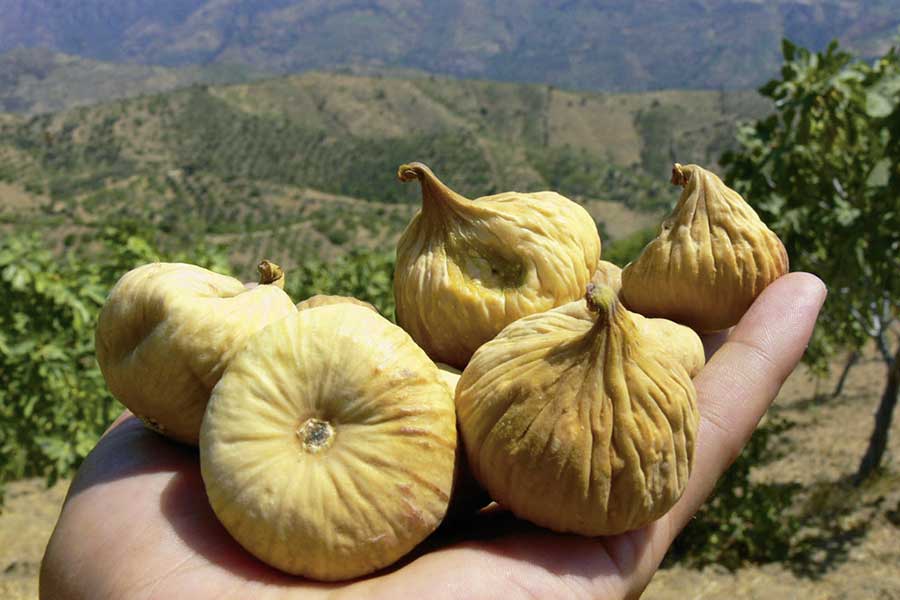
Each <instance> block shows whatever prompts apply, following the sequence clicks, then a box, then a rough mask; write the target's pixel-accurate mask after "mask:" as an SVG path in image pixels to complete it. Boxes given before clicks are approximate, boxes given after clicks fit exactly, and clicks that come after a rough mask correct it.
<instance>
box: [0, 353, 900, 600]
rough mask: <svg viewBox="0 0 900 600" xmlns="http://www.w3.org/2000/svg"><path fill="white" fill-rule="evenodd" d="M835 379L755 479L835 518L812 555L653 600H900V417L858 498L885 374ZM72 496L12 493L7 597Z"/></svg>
mask: <svg viewBox="0 0 900 600" xmlns="http://www.w3.org/2000/svg"><path fill="white" fill-rule="evenodd" d="M835 378H836V373H835V376H833V377H832V381H824V382H819V383H818V384H816V382H815V381H813V380H812V379H810V377H809V375H808V373H807V372H806V371H805V370H804V369H802V368H801V369H798V371H797V372H795V373H794V375H792V376H791V378H790V379H789V380H788V382H787V384H786V385H785V387H784V389H783V390H782V393H781V395H780V396H779V399H778V401H777V402H776V405H775V407H774V408H773V409H772V411H771V413H772V414H773V415H776V416H778V417H781V418H785V419H787V420H789V421H790V422H792V423H793V424H794V426H793V427H791V428H790V429H789V430H788V431H787V432H786V433H785V434H784V438H783V439H782V443H784V444H786V445H787V446H786V447H787V450H788V451H787V453H786V455H785V456H784V458H782V459H780V460H779V461H777V462H775V463H772V464H770V465H767V466H766V467H765V468H764V469H760V470H759V472H758V473H755V477H756V478H757V479H760V480H768V481H776V482H791V481H793V482H797V483H800V484H802V485H803V486H804V491H805V492H807V493H806V494H805V497H806V499H807V501H806V504H805V510H807V511H810V510H812V511H816V510H821V511H830V512H833V513H834V514H835V515H836V516H835V518H834V520H833V523H831V524H830V525H829V526H828V527H827V528H826V529H824V530H823V529H815V528H810V530H809V531H806V532H805V535H806V536H807V539H809V540H812V542H810V547H811V548H812V551H811V553H810V554H809V556H808V557H807V558H806V559H805V560H803V561H801V562H797V563H794V562H789V563H773V564H767V565H761V566H747V567H744V568H742V569H739V570H738V571H736V572H733V573H732V572H728V571H725V570H723V569H720V568H705V569H702V570H695V569H689V568H685V567H681V566H676V567H673V568H669V569H664V570H662V571H660V573H659V574H658V575H657V576H656V578H655V579H654V580H653V582H652V583H651V584H650V586H649V588H648V589H647V591H646V593H645V595H644V598H645V599H647V600H675V599H712V598H723V597H727V598H728V600H749V599H761V600H762V599H765V600H769V599H782V598H784V599H794V598H796V599H798V600H800V599H802V600H808V599H809V600H820V599H856V598H859V599H866V600H868V599H900V475H898V474H897V473H898V471H900V423H898V421H900V415H895V421H894V427H893V436H892V438H891V442H890V446H889V450H888V456H887V461H886V462H887V467H888V468H887V472H886V474H885V475H882V476H881V477H879V478H878V479H877V480H875V481H874V482H872V483H871V484H869V485H867V486H865V487H863V488H862V489H860V490H855V489H852V488H851V487H850V486H849V484H848V483H847V478H848V476H850V475H851V474H852V473H853V471H854V469H855V467H856V465H857V462H858V460H859V457H860V456H861V455H862V452H863V450H864V449H865V442H866V439H867V436H868V434H869V432H870V429H871V426H872V414H873V412H874V410H875V406H876V405H877V402H878V398H879V394H880V391H881V388H880V386H881V383H882V382H883V378H884V371H883V367H882V365H881V364H880V363H879V362H878V361H877V360H876V359H875V357H874V356H870V357H868V359H867V360H865V361H863V362H861V363H860V364H859V365H858V366H857V367H856V368H855V370H854V371H852V373H851V376H850V379H849V382H848V385H847V386H846V389H845V393H844V394H843V396H842V397H840V398H838V399H834V400H832V399H830V398H826V399H821V398H824V396H819V399H817V392H818V393H821V394H825V393H826V392H828V391H829V390H830V389H831V387H832V385H833V381H834V379H835ZM66 487H67V483H66V482H61V483H60V484H58V485H56V486H55V487H53V488H51V489H49V490H48V489H46V488H45V487H44V485H43V484H42V483H41V482H39V481H35V480H29V481H20V482H15V483H13V484H11V485H10V486H9V490H8V496H7V504H6V507H5V510H4V513H3V514H2V515H0V598H3V599H9V600H22V599H29V600H30V599H33V598H36V597H37V574H38V570H39V565H40V560H41V555H42V553H43V550H44V546H45V544H46V542H47V539H48V537H49V535H50V533H51V531H52V527H53V522H54V520H55V519H56V517H57V514H58V512H59V507H60V505H61V503H62V500H63V497H64V495H65V491H66ZM809 498H813V499H814V500H809Z"/></svg>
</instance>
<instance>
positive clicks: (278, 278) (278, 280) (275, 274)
mask: <svg viewBox="0 0 900 600" xmlns="http://www.w3.org/2000/svg"><path fill="white" fill-rule="evenodd" d="M256 270H257V271H259V285H272V284H274V285H275V286H276V287H279V288H281V289H284V269H282V268H281V267H279V266H278V265H276V264H275V263H273V262H272V261H270V260H262V261H260V263H259V264H258V265H256Z"/></svg>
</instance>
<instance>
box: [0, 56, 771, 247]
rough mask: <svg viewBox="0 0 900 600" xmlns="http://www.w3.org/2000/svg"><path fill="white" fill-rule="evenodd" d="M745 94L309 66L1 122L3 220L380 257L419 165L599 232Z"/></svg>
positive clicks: (662, 191) (641, 206) (664, 198)
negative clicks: (584, 89)
mask: <svg viewBox="0 0 900 600" xmlns="http://www.w3.org/2000/svg"><path fill="white" fill-rule="evenodd" d="M766 110H767V106H766V104H765V103H764V102H763V101H762V100H761V99H759V98H758V97H757V96H756V95H755V94H754V93H749V92H747V93H719V92H655V93H647V94H624V95H617V94H586V93H574V92H569V91H563V90H558V89H554V88H552V87H548V86H533V85H517V84H498V83H491V82H479V81H455V80H447V79H440V78H434V77H428V78H418V79H386V78H379V77H354V76H346V75H332V74H320V73H310V74H306V75H302V76H294V77H285V78H276V79H268V80H263V81H259V82H255V83H250V84H241V85H230V86H205V85H203V86H193V87H190V88H186V89H183V90H178V91H174V92H169V93H164V94H155V95H144V96H139V97H136V98H131V99H125V100H119V101H115V102H110V103H106V104H101V105H97V106H91V107H79V108H75V109H71V110H68V111H63V112H58V113H52V114H43V115H37V116H31V117H24V116H9V115H7V116H4V117H3V118H2V119H0V218H2V219H3V221H4V222H5V223H6V224H7V226H16V227H18V228H21V227H26V226H41V227H44V228H46V227H50V228H52V229H53V231H55V232H56V234H57V237H58V239H59V240H60V241H63V240H64V239H65V237H66V236H67V235H72V234H77V233H82V232H84V233H90V231H91V229H92V228H96V227H99V226H102V225H103V224H104V223H106V222H109V220H111V219H112V220H122V219H131V220H134V221H137V222H141V223H148V224H150V225H151V226H152V227H153V228H154V229H155V230H156V231H158V232H159V233H160V235H161V236H163V238H164V239H163V240H162V241H163V242H164V243H165V244H173V245H178V244H184V243H187V242H190V241H193V240H196V239H198V238H200V237H209V238H210V239H212V240H214V241H219V242H223V243H227V244H228V245H229V248H230V250H231V252H232V257H233V258H234V259H235V260H236V261H238V263H239V264H243V261H248V262H247V264H249V262H250V261H255V260H256V259H258V257H259V256H260V255H261V254H266V255H267V256H273V257H281V260H282V261H283V262H285V263H286V264H288V265H289V264H290V263H291V262H292V260H294V259H293V258H292V257H298V256H309V255H310V254H313V255H315V256H321V257H325V258H328V257H331V256H334V255H336V254H340V253H343V252H344V251H346V250H347V249H348V248H350V247H355V246H363V247H372V246H378V247H389V246H390V245H391V244H392V243H393V241H394V240H395V239H396V236H397V235H398V234H399V232H400V231H401V230H402V228H403V226H404V225H405V223H406V222H407V221H408V219H409V217H410V216H411V214H412V213H413V212H414V210H415V209H416V204H417V198H418V190H417V189H415V188H414V186H403V185H401V184H400V183H398V182H397V181H396V176H395V174H396V168H397V166H398V165H399V164H401V163H403V162H408V161H410V160H421V161H424V162H426V163H428V164H430V165H431V166H432V167H433V168H434V170H435V171H436V173H437V174H438V175H439V176H440V177H442V178H443V179H444V180H445V181H446V182H447V183H448V184H450V185H451V186H453V187H455V188H456V189H458V190H459V191H460V192H462V193H464V194H467V195H469V196H471V197H475V196H479V195H485V194H490V193H494V192H499V191H503V190H506V189H518V190H523V191H524V190H535V189H547V188H549V189H556V190H558V191H560V192H562V193H564V194H566V195H569V196H571V197H573V198H575V199H577V200H579V201H580V202H583V203H584V204H585V206H586V207H587V208H588V209H589V210H590V211H591V213H592V214H593V215H594V217H595V218H596V220H597V222H598V224H599V225H600V227H602V228H603V229H604V232H605V233H606V236H607V237H608V238H609V237H613V238H614V237H622V236H624V235H627V234H629V233H632V232H634V231H636V230H639V229H641V228H642V227H645V226H646V225H648V224H649V223H653V222H655V220H656V219H657V216H658V212H659V211H660V210H661V209H662V208H663V207H665V206H667V205H668V204H669V203H670V202H672V201H673V200H674V199H675V198H676V197H677V194H676V191H675V190H673V189H671V188H670V186H668V185H667V183H666V179H667V173H668V169H669V166H670V164H671V161H673V160H678V161H680V162H700V163H703V164H706V165H710V164H713V163H714V161H715V157H717V156H718V155H719V154H720V152H721V151H722V150H723V149H724V148H725V147H726V146H727V145H728V144H729V143H730V140H731V139H732V136H733V131H734V127H735V122H736V121H737V120H739V119H747V118H751V117H755V116H758V115H760V114H762V113H763V112H765V111H766Z"/></svg>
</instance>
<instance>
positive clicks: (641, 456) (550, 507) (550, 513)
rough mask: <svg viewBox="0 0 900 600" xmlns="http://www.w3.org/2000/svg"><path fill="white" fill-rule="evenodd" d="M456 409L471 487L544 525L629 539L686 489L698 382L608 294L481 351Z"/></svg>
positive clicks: (512, 329)
mask: <svg viewBox="0 0 900 600" xmlns="http://www.w3.org/2000/svg"><path fill="white" fill-rule="evenodd" d="M456 403H457V413H458V418H459V423H460V431H461V434H462V440H463V442H464V443H465V448H466V450H467V453H468V458H469V463H470V465H471V467H472V470H473V472H474V474H475V477H476V478H477V479H478V481H480V482H481V484H482V485H483V486H484V487H485V488H486V489H487V491H488V493H490V495H491V497H492V498H494V500H496V501H497V502H498V503H499V504H501V505H503V506H505V507H507V508H509V509H510V510H511V511H512V512H513V513H514V514H515V515H517V516H518V517H520V518H523V519H527V520H529V521H531V522H533V523H535V524H537V525H540V526H543V527H547V528H549V529H552V530H554V531H559V532H572V533H578V534H582V535H592V536H593V535H614V534H618V533H622V532H625V531H629V530H633V529H637V528H639V527H642V526H643V525H646V524H647V523H649V522H651V521H653V520H655V519H657V518H659V517H660V516H662V515H663V514H664V513H665V512H666V511H668V510H669V508H671V507H672V505H673V504H675V502H676V501H677V500H678V498H679V497H680V496H681V494H682V492H683V491H684V488H685V486H686V485H687V481H688V477H689V475H690V471H691V465H692V462H693V456H694V446H695V439H696V432H697V427H698V420H699V415H698V412H697V404H696V391H695V389H694V385H693V382H692V381H691V378H690V376H689V374H688V372H687V369H686V368H685V366H684V364H682V362H681V361H680V359H679V358H678V356H677V355H676V354H673V353H670V352H665V351H663V350H662V349H661V348H659V347H658V345H657V342H656V340H652V339H651V340H648V339H647V337H646V335H645V334H644V329H643V328H642V327H640V326H638V325H637V324H636V322H635V315H633V314H632V313H631V312H630V311H629V310H628V309H626V308H625V307H624V306H623V305H622V304H621V303H620V302H619V301H618V299H617V297H616V294H615V292H614V291H613V290H612V289H611V288H609V287H607V286H595V285H593V284H591V285H589V286H588V293H587V296H586V298H585V300H581V301H576V302H572V303H569V304H566V305H564V306H561V307H559V308H556V309H553V310H550V311H547V312H544V313H540V314H535V315H531V316H527V317H524V318H522V319H519V320H518V321H516V322H514V323H512V324H510V325H509V326H507V327H506V328H505V329H503V331H501V332H500V333H499V334H498V335H497V337H496V338H494V339H493V340H491V341H489V342H487V343H486V344H484V345H483V346H482V347H481V348H479V349H478V350H477V351H476V352H475V355H474V356H473V357H472V360H471V361H470V362H469V364H468V366H467V367H466V368H465V370H464V371H463V374H462V377H461V378H460V381H459V385H458V387H457V391H456Z"/></svg>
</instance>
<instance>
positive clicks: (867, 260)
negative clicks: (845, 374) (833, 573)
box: [721, 40, 900, 483]
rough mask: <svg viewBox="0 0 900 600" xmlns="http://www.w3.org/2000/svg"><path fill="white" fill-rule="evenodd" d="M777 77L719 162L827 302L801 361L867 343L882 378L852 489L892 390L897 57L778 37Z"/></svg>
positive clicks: (881, 444)
mask: <svg viewBox="0 0 900 600" xmlns="http://www.w3.org/2000/svg"><path fill="white" fill-rule="evenodd" d="M783 53H784V66H783V67H782V70H781V78H780V79H775V80H773V81H770V82H769V83H767V84H766V85H765V86H763V87H762V88H761V89H760V92H761V93H762V94H763V95H764V96H766V97H768V98H771V99H772V100H774V102H775V107H776V112H775V114H773V115H771V116H769V117H767V118H764V119H762V120H760V121H758V122H756V123H755V124H753V125H752V126H748V127H745V128H743V129H741V130H740V132H739V142H740V148H739V149H738V150H736V151H734V152H729V153H726V154H725V155H724V156H723V158H722V160H721V163H722V164H723V165H725V166H726V169H727V172H726V178H727V179H728V181H729V183H730V184H731V185H732V186H734V187H735V188H736V189H737V190H738V191H739V192H741V193H743V194H744V195H745V197H746V198H747V199H748V200H750V201H751V202H753V203H754V205H755V206H756V207H757V209H759V211H760V212H761V213H762V215H763V216H764V218H765V220H766V221H767V222H768V223H770V224H771V226H772V227H773V228H774V229H775V230H776V231H777V232H778V234H779V235H780V236H781V238H782V240H784V242H785V245H786V246H787V249H788V254H789V255H790V258H791V262H792V268H793V269H795V270H797V269H802V270H808V271H812V272H813V273H816V274H818V275H819V276H820V277H821V278H822V279H823V280H824V281H825V282H826V283H827V285H828V288H829V298H828V301H827V303H826V305H825V309H824V311H823V313H822V315H821V317H820V319H819V326H818V327H817V330H816V334H815V336H814V338H813V343H812V345H811V347H810V351H809V352H808V355H807V358H808V360H810V361H813V362H818V363H819V364H820V365H821V364H823V363H824V361H825V360H826V359H828V358H829V357H831V356H832V355H833V354H834V353H835V352H837V351H838V350H840V349H846V350H849V351H850V352H851V354H850V356H851V357H852V356H853V354H852V353H853V352H855V351H859V350H860V349H861V347H862V346H863V345H864V344H865V343H866V342H868V341H869V340H872V341H874V342H875V346H876V347H877V349H878V352H879V354H880V356H881V358H882V360H883V361H884V365H885V367H886V370H887V376H886V380H885V384H884V390H883V394H882V397H881V402H880V404H879V406H878V409H877V412H876V416H875V426H874V430H873V432H872V435H871V438H870V440H869V445H868V449H867V450H866V452H865V455H864V457H863V458H862V461H861V463H860V465H859V469H858V471H857V474H856V481H857V483H858V482H861V481H862V480H864V479H865V478H866V477H867V476H868V475H870V474H871V473H872V472H873V471H874V470H875V469H876V468H877V467H878V466H879V465H880V462H881V459H882V456H883V454H884V451H885V448H886V445H887V437H888V431H889V428H890V423H891V417H892V414H893V411H894V407H895V406H896V403H897V395H898V391H900V339H898V333H897V325H898V317H900V60H898V52H897V49H896V48H893V49H891V50H890V51H889V52H888V53H887V54H885V55H884V56H883V57H881V58H880V59H878V60H876V61H874V62H873V63H871V64H868V63H864V62H861V61H857V60H855V59H854V57H853V56H852V55H851V54H849V53H847V52H844V51H842V50H841V49H839V47H838V44H837V42H832V43H831V44H830V45H829V46H828V48H827V49H826V50H825V51H823V52H820V53H812V52H809V51H808V50H806V49H803V48H799V47H797V46H795V45H794V44H792V43H791V42H789V41H787V40H785V41H784V43H783Z"/></svg>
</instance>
